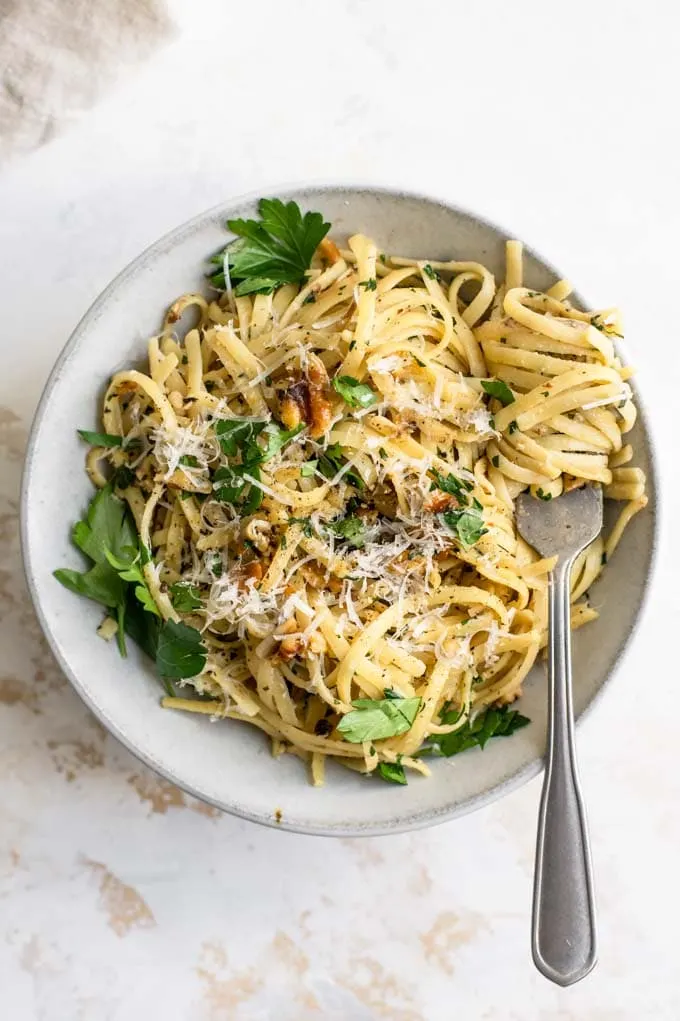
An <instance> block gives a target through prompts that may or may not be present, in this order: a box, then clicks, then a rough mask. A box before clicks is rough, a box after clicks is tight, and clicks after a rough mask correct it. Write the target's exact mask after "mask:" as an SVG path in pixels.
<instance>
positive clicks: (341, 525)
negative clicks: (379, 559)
mask: <svg viewBox="0 0 680 1021" xmlns="http://www.w3.org/2000/svg"><path fill="white" fill-rule="evenodd" d="M328 527H329V528H330V529H331V531H333V532H334V533H335V534H336V535H337V536H338V538H340V539H345V540H346V541H347V544H348V545H349V546H350V547H351V548H352V549H359V548H360V547H361V546H363V545H364V543H365V541H366V536H365V532H366V529H365V526H364V523H363V521H362V520H361V518H357V517H355V516H354V515H350V517H347V518H340V520H339V521H331V522H330V524H329V526H328Z"/></svg>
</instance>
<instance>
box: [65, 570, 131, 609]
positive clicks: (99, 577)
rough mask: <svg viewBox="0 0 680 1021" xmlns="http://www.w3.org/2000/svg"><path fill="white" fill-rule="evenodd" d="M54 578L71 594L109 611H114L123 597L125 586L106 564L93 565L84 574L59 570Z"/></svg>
mask: <svg viewBox="0 0 680 1021" xmlns="http://www.w3.org/2000/svg"><path fill="white" fill-rule="evenodd" d="M54 577H55V578H56V579H57V581H59V582H61V584H62V585H64V586H65V587H66V588H67V589H70V590H71V592H75V593H77V595H79V596H85V597H86V598H87V599H93V600H94V602H95V603H101V604H102V606H107V607H108V608H109V609H115V607H117V606H118V605H119V604H120V603H122V601H123V599H124V596H125V585H123V583H122V582H121V580H120V578H119V577H118V575H117V574H116V572H115V571H114V570H113V569H112V568H111V567H109V565H108V564H107V563H99V564H95V565H94V567H92V568H90V570H89V571H86V572H81V571H71V570H69V569H67V568H59V569H58V570H56V571H55V572H54Z"/></svg>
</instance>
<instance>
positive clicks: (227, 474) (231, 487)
mask: <svg viewBox="0 0 680 1021" xmlns="http://www.w3.org/2000/svg"><path fill="white" fill-rule="evenodd" d="M244 475H250V476H251V478H253V479H256V480H257V481H258V482H259V481H260V469H259V468H258V466H257V463H255V464H248V463H246V464H237V465H231V466H229V465H225V466H224V467H222V468H218V469H217V471H216V472H215V474H214V475H213V488H214V491H215V498H216V499H217V500H219V501H220V503H231V504H234V505H239V506H240V508H241V511H242V513H243V514H244V515H248V514H253V513H254V512H255V511H256V510H257V508H258V507H259V506H260V504H261V503H262V490H261V489H260V487H259V486H254V485H253V484H252V483H251V482H250V481H249V480H248V479H246V478H244Z"/></svg>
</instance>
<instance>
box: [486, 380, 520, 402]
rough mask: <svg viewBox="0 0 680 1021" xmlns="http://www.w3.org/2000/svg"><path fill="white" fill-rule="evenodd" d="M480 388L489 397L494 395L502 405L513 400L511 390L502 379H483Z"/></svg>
mask: <svg viewBox="0 0 680 1021" xmlns="http://www.w3.org/2000/svg"><path fill="white" fill-rule="evenodd" d="M482 390H483V391H484V393H485V394H488V395H489V396H490V397H495V398H496V399H497V400H499V401H500V402H501V404H503V405H508V404H512V403H513V401H514V400H515V395H514V394H513V392H512V390H511V389H510V387H509V386H508V384H507V383H504V382H503V380H502V379H483V380H482Z"/></svg>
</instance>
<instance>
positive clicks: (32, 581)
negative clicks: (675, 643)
mask: <svg viewBox="0 0 680 1021" xmlns="http://www.w3.org/2000/svg"><path fill="white" fill-rule="evenodd" d="M340 190H342V191H346V192H350V193H351V192H354V193H362V192H363V193H366V192H368V193H372V194H377V195H385V196H388V197H390V198H403V199H407V200H415V201H424V202H427V203H429V204H435V205H439V206H441V207H442V208H444V209H446V210H447V211H453V212H455V213H459V214H461V215H462V216H464V217H467V218H469V219H471V220H473V221H476V222H477V223H480V224H481V225H483V226H484V227H487V228H490V229H492V230H493V231H494V232H496V233H497V234H498V235H499V236H500V237H504V238H512V237H514V236H516V235H514V234H512V233H510V232H508V231H507V230H506V229H505V227H504V226H503V225H502V224H499V223H497V222H496V221H495V220H491V219H488V218H486V217H485V216H482V215H480V214H478V213H476V212H474V211H472V210H470V209H467V208H466V207H465V206H461V205H459V204H458V203H454V202H451V201H449V200H448V199H445V198H443V197H441V196H439V195H437V194H433V193H428V192H421V191H414V190H412V189H406V188H402V187H399V186H396V187H390V186H388V185H383V184H372V183H368V182H355V181H341V180H318V181H317V180H313V181H310V182H308V183H304V182H293V183H287V184H282V185H279V186H276V187H273V188H265V187H261V188H258V189H256V190H253V191H249V192H246V193H242V194H239V195H235V196H233V197H232V198H229V199H227V200H226V201H224V202H219V203H217V204H216V205H214V206H211V207H210V208H208V209H205V210H204V211H202V212H200V213H198V214H196V215H195V216H193V217H191V218H190V219H189V220H186V221H184V222H183V223H181V224H179V225H177V226H176V227H173V228H171V229H170V230H168V231H166V232H165V233H164V234H162V235H161V236H160V237H159V238H157V239H156V240H155V241H153V242H152V243H151V244H150V245H147V247H146V248H144V249H143V250H142V251H141V252H140V254H139V255H137V256H136V257H135V258H134V259H132V261H130V262H129V263H127V265H126V266H124V267H123V269H122V270H120V271H119V272H118V273H117V274H116V275H115V276H114V277H113V278H112V280H111V281H110V282H109V283H108V284H107V286H106V287H105V288H104V289H103V290H102V291H101V292H100V293H99V294H98V295H97V297H96V298H95V299H94V301H93V302H92V304H91V305H90V307H89V308H88V309H87V311H86V312H85V313H84V315H83V316H82V317H81V319H80V320H79V321H78V323H77V324H76V326H75V328H74V329H73V331H72V333H71V335H70V336H69V338H68V340H67V341H66V343H65V344H64V346H63V348H62V349H61V351H60V353H59V355H58V356H57V359H56V361H55V363H54V365H53V367H52V369H51V371H50V373H49V375H48V377H47V380H46V382H45V385H44V387H43V389H42V393H41V395H40V398H39V400H38V404H37V406H36V410H35V413H34V416H33V421H32V424H31V429H30V433H29V438H28V443H27V447H26V455H25V459H24V465H23V472H22V477H21V487H20V544H21V554H22V562H23V569H24V576H25V579H26V583H27V586H28V590H29V594H30V597H31V601H32V603H33V608H34V610H35V613H36V616H37V618H38V621H39V623H40V626H41V629H42V632H43V634H44V635H45V637H46V639H47V642H48V644H49V646H50V649H51V651H52V654H53V655H54V657H55V659H56V660H57V663H58V664H59V667H60V669H61V670H62V672H63V673H64V674H65V676H66V677H67V679H68V680H69V682H70V684H71V685H72V687H73V688H74V689H75V691H76V693H77V694H78V695H79V697H80V698H81V699H82V701H83V702H84V703H85V705H86V706H87V707H88V709H89V710H90V712H92V713H93V714H94V716H95V717H96V718H97V720H98V721H99V722H100V723H101V724H102V725H103V726H104V727H105V728H106V730H107V731H108V732H109V733H111V734H112V735H113V737H115V738H116V740H117V741H119V742H120V743H121V744H122V745H123V746H124V747H125V748H126V749H127V751H129V752H130V753H131V754H132V755H133V756H134V757H135V758H136V759H137V760H139V761H140V762H142V763H143V764H144V765H145V766H147V767H148V768H149V769H152V770H153V771H154V772H155V773H157V774H159V775H160V776H162V777H163V778H164V779H166V780H168V781H169V782H170V783H172V784H174V785H175V786H177V787H179V788H180V790H182V791H184V792H185V793H187V794H190V795H191V796H192V797H195V798H197V799H198V800H200V801H203V802H205V803H207V804H210V805H212V806H214V807H215V808H218V809H220V811H222V812H225V813H228V814H229V815H233V816H236V817H238V818H241V819H246V820H248V821H249V822H255V823H259V824H260V825H265V826H269V827H271V828H272V829H277V830H284V831H288V832H292V833H303V834H307V835H310V836H327V837H358V836H362V837H370V836H387V835H391V834H396V833H405V832H410V831H414V830H420V829H425V828H427V827H429V826H433V825H437V824H439V823H444V822H450V821H452V820H453V819H457V818H460V817H461V816H464V815H467V814H469V813H470V812H473V811H476V810H477V809H479V808H483V807H485V806H486V805H489V804H491V803H492V802H494V801H496V800H498V799H500V798H502V797H504V796H505V795H507V794H510V793H512V792H513V791H515V790H517V789H518V788H519V787H522V786H524V784H526V783H528V782H529V780H532V779H533V778H534V777H535V776H537V775H538V774H539V773H540V772H541V771H542V769H543V765H544V762H543V757H542V756H537V757H536V758H534V759H532V760H531V761H529V762H527V763H526V764H525V765H524V766H522V767H521V768H520V769H518V770H517V771H516V772H514V773H512V774H511V775H509V776H506V777H504V778H503V779H501V780H499V781H498V782H497V783H495V784H493V785H492V786H490V787H489V788H487V790H485V791H483V792H482V793H480V794H475V795H472V796H471V797H469V798H467V799H466V800H465V801H463V802H460V803H458V804H456V805H454V806H453V807H450V808H442V809H439V810H431V811H429V812H428V813H426V814H422V815H418V816H415V817H411V818H404V817H402V818H401V819H399V820H398V821H397V822H395V823H394V824H388V823H384V824H380V825H377V826H370V827H361V828H358V827H356V826H339V827H333V828H330V827H328V825H323V824H320V825H313V824H307V825H305V824H304V823H298V822H295V821H293V822H289V821H288V820H287V819H286V818H285V816H284V817H283V818H282V819H281V820H280V821H279V820H277V819H275V818H274V817H273V816H271V815H264V814H260V813H259V812H255V811H248V810H247V809H245V808H243V807H242V806H240V805H238V804H230V805H226V804H225V803H224V802H223V801H220V800H219V799H217V798H213V797H210V796H208V795H206V794H205V793H203V792H202V791H200V790H198V789H197V788H196V787H194V786H193V785H192V784H191V783H189V782H187V781H185V780H184V779H183V778H182V776H181V775H177V774H175V773H174V772H173V770H172V769H171V768H166V767H165V766H163V765H162V764H161V763H159V762H157V761H156V760H155V758H154V756H153V755H152V754H150V753H148V752H146V751H145V750H144V749H143V748H140V747H139V746H137V745H135V744H134V743H133V742H132V741H131V740H130V739H129V738H127V737H126V734H125V732H124V731H123V730H121V728H120V727H119V726H118V724H117V723H116V721H115V720H112V719H111V718H109V716H108V715H107V714H106V713H105V712H104V711H103V710H102V709H101V708H100V707H99V706H98V705H97V703H96V702H95V701H94V700H93V699H92V698H91V697H90V695H89V693H88V691H87V690H86V688H85V686H84V685H83V684H81V682H80V680H79V678H78V676H77V674H76V673H75V671H74V670H73V669H72V668H71V666H70V664H69V661H68V658H67V657H66V655H62V651H61V649H60V647H59V645H58V643H57V641H56V639H55V637H54V635H53V634H52V631H51V628H50V625H49V622H48V620H47V617H46V615H45V613H44V612H43V607H42V604H41V601H40V596H39V592H38V583H37V580H36V575H35V571H34V567H33V560H32V551H31V547H30V542H29V537H28V513H27V504H28V493H29V489H30V486H31V480H32V475H33V461H34V458H35V453H36V448H37V440H38V436H39V433H40V427H41V425H42V420H43V418H44V416H45V414H46V411H47V407H48V405H49V402H50V398H51V396H52V392H53V390H54V389H55V387H56V386H57V384H58V382H59V378H60V375H61V371H62V367H63V366H64V364H65V363H66V361H67V360H68V358H69V357H70V355H71V353H72V352H73V351H74V350H75V348H76V347H77V346H78V344H79V342H80V339H81V336H82V335H83V334H85V333H86V331H87V329H88V328H89V326H90V324H91V323H92V322H94V321H95V320H96V318H97V317H98V315H99V312H100V310H102V309H105V306H106V304H107V302H108V300H109V298H110V297H111V296H112V295H113V294H114V293H115V292H116V290H117V289H118V287H119V286H120V285H121V284H123V283H125V282H126V281H127V280H128V278H129V277H131V276H134V275H135V274H136V273H137V272H138V270H139V269H141V268H142V267H143V266H144V265H145V264H146V263H147V262H148V261H149V260H152V259H153V258H154V256H155V255H156V253H157V252H162V251H163V250H166V249H167V247H168V245H171V244H176V243H178V242H180V241H181V240H182V238H183V237H184V236H185V235H187V234H191V233H192V232H193V231H194V230H195V229H196V228H198V227H200V226H201V224H203V223H204V222H207V221H209V220H211V219H214V218H216V217H218V216H221V217H224V216H225V213H228V212H229V211H230V210H231V209H234V208H237V207H240V206H242V205H245V204H248V203H252V202H254V201H256V200H257V199H259V198H261V197H262V196H263V195H265V196H266V195H275V196H277V197H279V198H282V199H285V200H291V199H294V200H295V199H297V198H299V197H300V193H301V192H304V193H306V194H307V195H313V194H314V193H318V194H319V195H323V194H325V193H327V192H337V191H340ZM523 246H524V249H525V251H527V252H528V253H529V254H530V255H533V256H535V257H536V258H537V259H538V260H539V261H540V262H541V263H542V264H543V266H545V268H546V269H548V270H549V271H551V272H552V273H554V274H555V277H556V278H557V279H562V276H563V275H562V274H561V273H560V272H559V270H558V269H557V268H556V267H555V266H554V265H553V263H552V262H550V261H549V260H546V259H545V258H544V257H543V255H542V254H541V253H540V252H538V251H537V250H536V249H534V248H533V247H532V246H530V245H527V244H525V243H524V242H523ZM575 293H576V297H577V299H578V301H579V302H580V304H581V305H582V306H583V307H584V308H585V309H588V308H589V307H590V304H589V302H588V301H586V300H585V299H584V298H583V295H582V294H580V292H575ZM617 346H618V348H619V352H620V353H624V351H622V348H624V350H625V345H621V344H619V345H617ZM633 390H634V393H635V400H636V406H637V410H638V418H639V421H640V422H641V424H642V427H643V430H644V433H645V437H646V439H647V446H648V452H649V472H648V477H647V482H648V489H649V493H650V496H651V499H650V501H649V503H648V505H647V508H646V511H647V513H649V514H651V526H652V531H651V549H650V551H649V569H648V571H647V574H646V576H645V578H643V579H642V581H641V590H640V601H639V605H638V609H637V613H636V615H635V618H634V620H633V623H632V626H631V628H630V630H629V631H628V632H627V633H626V634H625V635H624V636H623V638H622V641H621V642H620V644H619V646H618V648H617V650H616V654H615V656H614V658H613V660H612V662H611V664H610V669H609V672H608V673H607V675H606V677H605V678H604V680H603V681H602V683H601V684H600V686H599V688H598V689H597V691H596V692H595V693H594V694H593V696H592V697H591V698H590V700H589V701H588V702H587V703H586V704H585V705H584V707H583V708H582V710H581V712H580V713H579V714H578V716H577V717H576V721H575V722H576V724H577V725H580V724H581V722H582V721H583V720H584V719H585V718H586V717H587V716H589V715H590V713H591V711H592V709H593V708H594V707H595V706H596V705H599V703H600V700H601V698H602V695H603V693H604V691H605V689H607V688H609V686H610V684H611V681H612V679H613V677H614V675H615V674H616V673H617V671H618V670H619V669H620V667H621V664H622V662H623V660H624V657H625V654H626V653H627V652H628V651H629V649H630V647H631V643H632V641H633V638H634V636H635V635H636V634H637V632H638V631H639V630H640V626H641V624H642V622H643V621H644V619H645V618H646V615H647V613H648V612H649V595H650V591H651V588H652V581H653V578H654V576H655V574H656V571H657V568H658V557H659V536H660V529H661V511H660V507H661V491H660V472H659V470H658V469H659V466H658V456H657V452H656V450H657V444H656V440H655V436H654V430H655V427H654V426H653V424H652V421H651V416H650V415H649V413H648V411H647V406H646V404H645V400H644V397H643V395H642V394H641V392H640V388H639V387H638V385H637V381H633Z"/></svg>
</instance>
